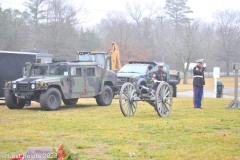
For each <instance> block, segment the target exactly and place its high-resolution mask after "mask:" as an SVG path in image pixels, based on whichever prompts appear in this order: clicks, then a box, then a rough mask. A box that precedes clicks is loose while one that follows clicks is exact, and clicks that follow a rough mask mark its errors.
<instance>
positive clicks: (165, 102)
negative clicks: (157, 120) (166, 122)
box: [156, 82, 173, 117]
mask: <svg viewBox="0 0 240 160" xmlns="http://www.w3.org/2000/svg"><path fill="white" fill-rule="evenodd" d="M172 103H173V102H172V89H171V87H170V85H169V84H168V83H167V82H161V83H160V84H159V85H158V88H157V91H156V105H157V106H156V109H157V113H158V115H159V116H160V117H168V116H169V114H170V112H171V110H172Z"/></svg>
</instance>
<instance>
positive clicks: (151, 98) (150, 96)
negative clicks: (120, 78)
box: [119, 81, 173, 117]
mask: <svg viewBox="0 0 240 160" xmlns="http://www.w3.org/2000/svg"><path fill="white" fill-rule="evenodd" d="M154 85H158V87H157V90H156V91H154V90H153V89H152V88H153V86H154ZM154 85H153V86H152V87H151V88H148V87H146V86H143V85H137V86H136V87H135V86H134V85H133V84H132V83H129V82H126V83H124V84H123V86H122V87H121V90H120V93H119V104H120V109H121V112H122V114H123V115H124V116H133V115H134V114H135V112H136V110H137V102H138V101H146V102H148V103H149V104H150V105H152V106H153V107H154V109H155V111H156V112H157V113H158V115H159V116H160V117H168V116H169V115H170V112H171V110H172V103H173V101H172V93H173V90H172V87H171V86H170V85H169V84H168V83H167V82H164V81H157V83H155V84H154Z"/></svg>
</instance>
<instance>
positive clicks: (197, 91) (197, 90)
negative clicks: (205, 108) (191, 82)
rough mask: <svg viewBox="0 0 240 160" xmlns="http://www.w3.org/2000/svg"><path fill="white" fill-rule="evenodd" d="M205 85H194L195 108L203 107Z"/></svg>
mask: <svg viewBox="0 0 240 160" xmlns="http://www.w3.org/2000/svg"><path fill="white" fill-rule="evenodd" d="M202 95H203V87H199V86H193V104H194V108H201V107H202Z"/></svg>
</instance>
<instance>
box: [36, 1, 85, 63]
mask: <svg viewBox="0 0 240 160" xmlns="http://www.w3.org/2000/svg"><path fill="white" fill-rule="evenodd" d="M46 5H47V16H46V17H47V19H46V23H45V25H44V26H43V30H42V35H41V38H40V40H39V41H40V43H41V44H42V45H43V46H45V47H46V48H48V50H49V51H50V52H51V53H53V54H54V56H61V57H62V58H63V59H66V60H73V59H75V58H76V55H75V54H74V53H76V51H77V50H78V48H79V44H80V40H79V33H78V30H77V24H78V23H79V20H78V18H77V14H78V10H76V9H75V7H74V6H72V5H71V4H70V3H69V2H68V1H65V0H49V1H47V3H46ZM69 53H70V54H69Z"/></svg>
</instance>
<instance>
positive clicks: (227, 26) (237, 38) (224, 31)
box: [214, 10, 240, 76]
mask: <svg viewBox="0 0 240 160" xmlns="http://www.w3.org/2000/svg"><path fill="white" fill-rule="evenodd" d="M214 18H215V25H216V30H215V31H216V33H215V42H216V43H215V44H216V45H215V46H216V51H215V53H214V54H215V56H216V57H218V59H219V60H221V61H223V62H225V63H226V75H227V76H229V67H230V63H231V62H238V61H239V60H240V59H239V55H240V53H239V50H240V47H239V43H240V12H239V11H233V10H225V11H217V12H216V13H215V14H214Z"/></svg>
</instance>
